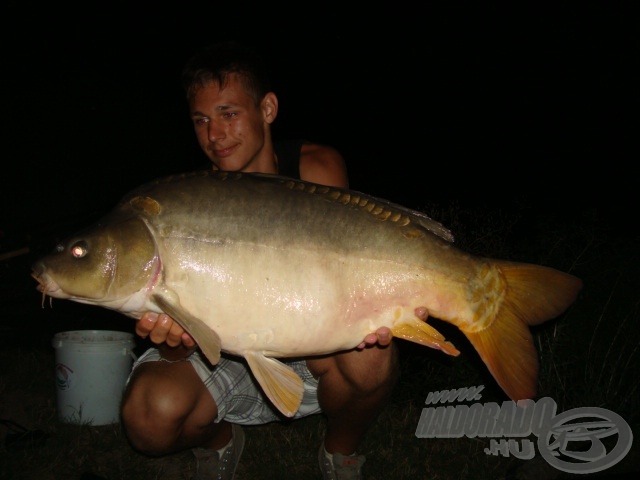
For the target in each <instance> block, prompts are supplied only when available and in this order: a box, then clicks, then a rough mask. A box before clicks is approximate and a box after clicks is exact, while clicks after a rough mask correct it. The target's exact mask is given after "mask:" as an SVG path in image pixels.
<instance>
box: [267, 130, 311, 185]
mask: <svg viewBox="0 0 640 480" xmlns="http://www.w3.org/2000/svg"><path fill="white" fill-rule="evenodd" d="M304 143H305V140H300V139H298V140H280V141H277V142H273V148H274V150H275V152H276V156H277V157H278V175H283V176H285V177H291V178H297V179H299V178H300V154H301V151H302V145H303V144H304Z"/></svg>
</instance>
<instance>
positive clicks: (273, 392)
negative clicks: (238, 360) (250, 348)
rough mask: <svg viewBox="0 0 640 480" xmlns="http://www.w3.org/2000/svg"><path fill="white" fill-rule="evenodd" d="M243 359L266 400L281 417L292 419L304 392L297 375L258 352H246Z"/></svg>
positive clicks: (289, 368) (288, 367) (273, 359)
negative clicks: (278, 411) (267, 399)
mask: <svg viewBox="0 0 640 480" xmlns="http://www.w3.org/2000/svg"><path fill="white" fill-rule="evenodd" d="M244 357H245V359H246V360H247V363H248V364H249V367H250V368H251V372H252V373H253V375H254V376H255V377H256V380H257V381H258V383H259V384H260V386H261V387H262V389H263V390H264V393H265V394H266V395H267V398H269V400H271V402H272V403H273V404H274V405H275V407H276V408H277V409H278V410H280V412H282V414H283V415H285V416H286V417H289V418H290V417H293V416H294V415H295V413H296V412H297V411H298V409H299V408H300V404H301V403H302V394H303V392H304V387H303V385H302V379H301V378H300V377H299V376H298V374H297V373H296V372H295V371H294V370H293V369H292V368H291V367H290V366H288V365H285V364H284V363H282V362H281V361H279V360H276V359H275V358H269V357H265V356H264V355H263V354H262V353H259V352H248V353H246V354H245V355H244Z"/></svg>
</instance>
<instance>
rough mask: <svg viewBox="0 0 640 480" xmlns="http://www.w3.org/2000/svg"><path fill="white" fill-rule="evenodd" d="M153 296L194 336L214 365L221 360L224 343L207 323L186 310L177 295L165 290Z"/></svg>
mask: <svg viewBox="0 0 640 480" xmlns="http://www.w3.org/2000/svg"><path fill="white" fill-rule="evenodd" d="M152 298H153V300H154V301H155V302H156V304H157V305H158V306H159V307H160V308H161V309H162V311H163V312H164V313H166V314H167V315H169V316H170V317H171V318H173V319H174V320H175V321H176V322H178V323H179V324H180V326H181V327H182V328H184V329H185V330H186V331H187V333H189V335H191V336H192V337H193V339H194V340H195V341H196V343H197V344H198V346H199V347H200V350H202V353H204V355H205V356H206V357H207V360H209V362H211V364H212V365H215V364H217V363H218V362H219V361H220V349H221V345H222V343H221V342H220V337H219V336H218V334H217V333H216V332H215V331H214V330H212V329H211V328H210V327H209V326H208V325H207V324H206V323H204V322H203V321H202V320H200V319H199V318H196V317H194V316H193V315H191V314H190V313H189V312H187V311H186V310H184V309H183V308H182V306H181V305H180V301H179V300H178V299H177V295H175V294H174V293H173V292H171V291H169V290H165V291H164V292H162V293H154V294H153V295H152Z"/></svg>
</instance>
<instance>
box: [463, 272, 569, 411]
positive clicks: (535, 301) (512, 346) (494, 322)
mask: <svg viewBox="0 0 640 480" xmlns="http://www.w3.org/2000/svg"><path fill="white" fill-rule="evenodd" d="M493 263H494V265H496V266H497V267H498V270H499V271H500V272H501V273H502V275H503V277H504V280H505V281H506V288H505V296H504V298H503V299H502V302H500V305H499V307H498V308H497V311H496V312H495V314H494V315H493V318H492V319H490V320H488V321H486V322H484V323H485V325H486V326H485V327H484V328H480V329H478V328H477V327H476V328H474V326H473V325H472V326H470V327H471V328H468V329H467V328H464V327H463V328H461V330H462V332H463V333H464V334H465V336H466V337H467V338H468V339H469V341H470V342H471V344H472V345H473V346H474V348H475V349H476V351H477V352H478V354H479V355H480V358H482V361H483V362H484V363H485V364H486V365H487V368H488V369H489V371H490V372H491V374H492V375H493V377H494V378H495V380H496V382H497V383H498V385H500V387H501V388H502V389H503V390H504V391H505V393H506V394H507V395H508V396H509V397H510V398H511V399H512V400H521V399H527V398H533V397H534V396H535V395H536V392H537V383H538V353H537V351H536V348H535V346H534V343H533V336H532V335H531V331H530V329H529V327H530V326H532V325H539V324H541V323H543V322H545V321H547V320H551V319H553V318H556V317H558V316H559V315H560V314H562V313H563V312H564V311H565V310H566V309H567V308H568V307H569V306H570V305H571V304H572V303H573V302H574V301H575V299H576V297H577V295H578V292H579V291H580V289H581V288H582V281H581V280H580V279H578V278H576V277H574V276H573V275H570V274H567V273H564V272H561V271H559V270H555V269H552V268H549V267H544V266H541V265H531V264H523V263H514V262H506V261H494V262H493Z"/></svg>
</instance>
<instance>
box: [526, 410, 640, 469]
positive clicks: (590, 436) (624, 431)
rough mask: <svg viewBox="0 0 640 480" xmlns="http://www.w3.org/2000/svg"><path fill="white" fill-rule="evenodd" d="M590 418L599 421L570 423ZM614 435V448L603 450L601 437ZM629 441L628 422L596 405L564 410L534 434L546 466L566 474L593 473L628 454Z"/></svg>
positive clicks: (630, 435) (611, 464) (630, 441)
mask: <svg viewBox="0 0 640 480" xmlns="http://www.w3.org/2000/svg"><path fill="white" fill-rule="evenodd" d="M594 418H595V419H600V420H602V421H597V420H596V421H584V422H578V423H570V422H571V421H572V420H576V419H594ZM614 435H617V439H616V444H615V447H614V448H613V449H612V450H611V451H610V452H607V449H606V447H605V445H604V443H603V442H602V439H605V438H608V437H613V436H614ZM632 443H633V433H632V432H631V428H630V427H629V424H628V423H627V422H626V421H625V420H624V419H623V418H622V417H621V416H620V415H618V414H616V413H614V412H612V411H610V410H606V409H604V408H598V407H584V408H573V409H571V410H567V411H566V412H563V413H561V414H560V415H556V416H555V417H554V418H553V419H552V420H551V421H550V422H549V423H548V424H547V425H546V428H544V427H543V430H541V431H540V432H539V434H538V451H539V452H540V455H542V457H543V458H544V459H545V460H546V461H547V463H549V465H551V466H552V467H555V468H557V469H558V470H562V471H563V472H567V473H595V472H599V471H601V470H604V469H606V468H609V467H612V466H613V465H615V464H616V463H618V462H619V461H620V460H622V459H623V458H624V457H625V455H626V454H627V453H629V450H630V449H631V444H632ZM575 448H577V450H574V449H575ZM564 458H569V459H573V461H566V460H564Z"/></svg>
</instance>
